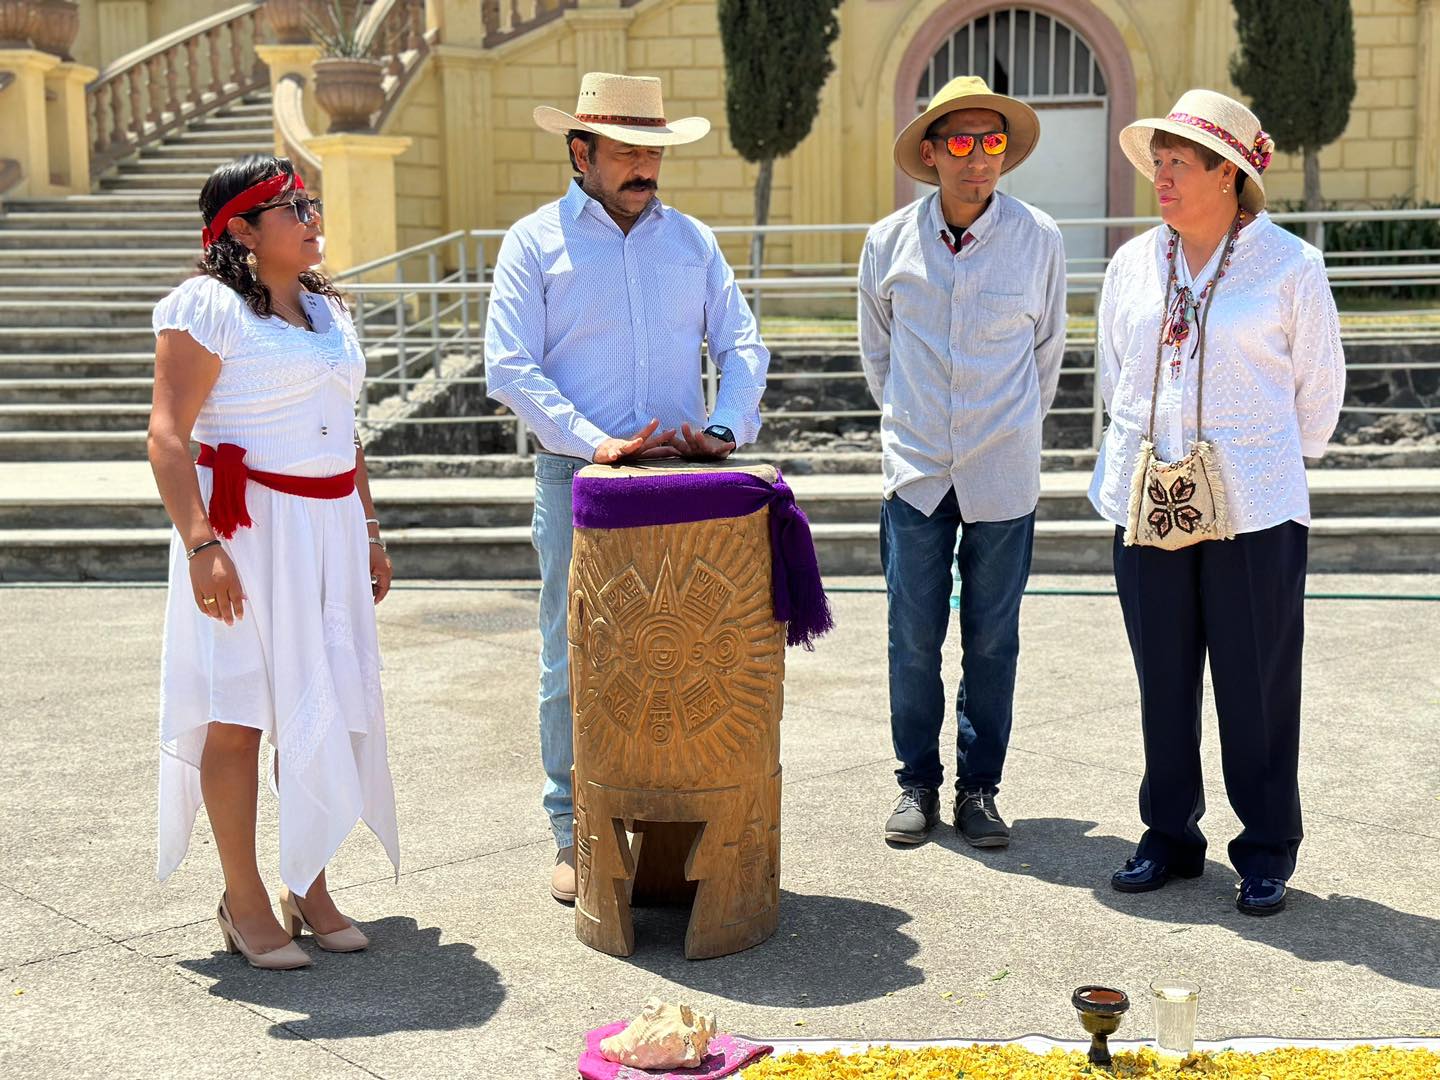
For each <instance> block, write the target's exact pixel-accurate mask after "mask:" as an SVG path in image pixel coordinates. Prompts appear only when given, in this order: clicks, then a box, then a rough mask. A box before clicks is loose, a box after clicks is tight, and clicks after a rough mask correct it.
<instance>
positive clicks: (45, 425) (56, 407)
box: [0, 402, 150, 434]
mask: <svg viewBox="0 0 1440 1080" xmlns="http://www.w3.org/2000/svg"><path fill="white" fill-rule="evenodd" d="M149 420H150V404H149V402H146V403H144V404H139V405H137V404H133V403H130V404H123V403H122V404H118V405H116V404H107V405H94V404H76V403H73V402H66V403H62V404H55V403H49V404H46V403H43V402H41V403H29V404H20V405H0V431H9V432H22V431H24V432H32V433H36V432H56V433H67V434H83V433H87V432H94V431H112V432H128V431H137V430H144V428H145V425H146V424H147V423H148V422H149Z"/></svg>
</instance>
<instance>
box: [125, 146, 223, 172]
mask: <svg viewBox="0 0 1440 1080" xmlns="http://www.w3.org/2000/svg"><path fill="white" fill-rule="evenodd" d="M232 157H233V155H230V154H216V153H199V152H196V153H188V154H179V155H175V154H160V153H157V152H155V151H150V150H146V151H145V152H143V153H142V154H141V155H140V156H139V157H137V158H134V159H133V160H131V161H128V162H126V163H125V164H124V165H121V166H120V168H119V169H118V170H116V176H117V177H119V178H121V179H123V178H125V177H127V176H157V175H166V176H170V175H174V174H177V173H180V174H186V173H199V172H203V173H205V175H206V176H209V175H210V173H212V172H214V171H215V170H216V169H218V168H219V167H220V166H221V165H224V164H227V163H228V162H229V161H230V160H231V159H232Z"/></svg>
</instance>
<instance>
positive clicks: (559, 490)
mask: <svg viewBox="0 0 1440 1080" xmlns="http://www.w3.org/2000/svg"><path fill="white" fill-rule="evenodd" d="M588 464H589V462H588V461H581V460H580V459H579V458H570V457H560V456H559V455H557V454H545V453H541V454H536V455H535V517H534V519H533V520H532V521H531V524H530V542H531V543H532V544H533V545H534V546H535V551H536V552H537V553H538V554H539V556H540V761H541V764H543V765H544V766H545V794H544V796H543V798H542V804H543V805H544V807H545V813H546V814H547V815H549V817H550V831H551V832H552V833H554V834H555V844H556V846H557V847H562V848H563V847H569V846H570V845H571V844H573V843H574V842H575V841H574V835H575V799H574V791H573V787H572V781H571V778H570V768H571V766H573V765H574V764H575V747H574V743H573V742H572V732H571V729H572V723H571V719H570V642H569V634H568V633H567V631H566V619H567V617H568V615H569V611H570V596H569V594H570V553H571V551H572V550H573V549H574V546H575V545H574V525H573V519H572V516H571V511H570V485H571V481H572V480H573V479H574V477H575V472H576V470H577V469H583V468H584V467H585V466H586V465H588Z"/></svg>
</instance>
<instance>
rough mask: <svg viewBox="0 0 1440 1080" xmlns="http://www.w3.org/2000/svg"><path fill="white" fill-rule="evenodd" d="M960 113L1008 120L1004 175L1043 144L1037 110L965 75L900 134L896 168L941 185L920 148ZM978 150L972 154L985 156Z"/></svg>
mask: <svg viewBox="0 0 1440 1080" xmlns="http://www.w3.org/2000/svg"><path fill="white" fill-rule="evenodd" d="M960 109H992V110H994V111H995V112H998V113H999V114H1000V115H1001V116H1003V117H1005V130H1006V132H1007V133H1008V134H1009V136H1010V139H1009V144H1008V145H1007V146H1006V147H1005V164H1004V165H1002V166H1001V167H1000V173H1001V175H1004V174H1005V173H1008V172H1009V171H1010V170H1011V169H1013V168H1015V167H1016V166H1017V165H1019V164H1020V163H1021V162H1022V161H1024V160H1025V159H1026V158H1027V157H1029V156H1030V151H1032V150H1034V149H1035V144H1036V143H1037V142H1039V141H1040V118H1039V117H1038V116H1036V115H1035V110H1034V109H1032V108H1030V106H1029V105H1026V104H1025V103H1024V102H1023V101H1019V100H1017V99H1015V98H1012V97H1006V96H1005V95H1004V94H992V93H991V92H990V87H989V86H988V85H987V84H986V82H985V80H984V79H982V78H980V77H979V76H978V75H961V76H960V77H959V78H956V79H951V80H950V81H949V82H948V83H946V84H945V85H944V86H942V87H941V88H940V92H939V93H938V94H936V95H935V96H934V97H933V98H931V99H930V104H929V105H928V106H926V108H925V111H924V112H923V113H921V114H920V115H919V116H917V117H916V118H915V119H914V120H911V121H910V123H908V124H906V125H905V130H904V131H902V132H900V134H899V136H898V137H897V138H896V139H895V164H896V165H899V166H900V168H901V169H903V170H904V171H905V174H906V175H907V176H912V177H914V178H915V179H916V180H920V181H922V182H924V183H926V184H939V183H940V174H939V173H937V172H936V171H935V167H934V166H933V165H926V164H925V162H924V160H923V159H922V158H921V157H920V144H921V143H922V142H924V141H925V132H926V130H928V129H929V127H930V125H931V124H933V123H934V122H935V121H936V120H937V119H938V118H939V117H941V116H944V115H945V114H946V113H952V112H956V111H958V110H960ZM981 152H982V151H980V150H979V149H978V148H977V149H975V150H974V151H972V153H976V154H978V153H981Z"/></svg>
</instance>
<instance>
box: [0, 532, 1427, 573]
mask: <svg viewBox="0 0 1440 1080" xmlns="http://www.w3.org/2000/svg"><path fill="white" fill-rule="evenodd" d="M812 533H813V536H814V539H815V547H816V551H817V553H818V555H819V561H820V569H821V572H822V573H823V574H825V575H827V576H832V577H833V576H839V575H848V574H878V573H880V550H879V549H880V544H879V527H878V525H877V524H873V523H872V524H865V525H858V524H823V523H822V524H817V525H815V526H814V527H813V529H812ZM1113 540H1114V528H1113V526H1111V525H1108V524H1106V523H1105V522H1102V521H1095V520H1084V521H1042V522H1040V523H1038V524H1037V525H1036V527H1035V554H1034V559H1033V562H1032V569H1033V570H1034V572H1035V573H1037V574H1044V573H1055V574H1061V573H1098V574H1105V573H1109V572H1110V570H1111V545H1112V543H1113ZM386 541H387V543H388V544H389V545H390V550H391V553H392V555H393V556H394V560H395V571H396V577H397V578H400V579H416V578H428V579H437V578H438V579H465V580H478V579H490V580H497V579H531V580H533V579H535V578H536V577H537V576H538V569H537V566H536V561H535V550H534V548H532V547H531V546H530V529H529V527H528V526H525V525H508V526H497V527H494V528H453V529H396V530H387V533H386ZM169 544H170V530H169V529H164V528H137V529H105V528H87V529H3V530H0V581H160V580H164V578H165V574H166V563H167V559H168V551H169ZM1437 560H1440V518H1434V517H1429V518H1405V519H1398V520H1397V519H1393V518H1360V517H1349V518H1331V519H1328V520H1317V521H1316V522H1315V525H1314V526H1313V527H1312V528H1311V530H1310V551H1309V569H1310V571H1311V572H1312V573H1405V572H1426V571H1431V570H1433V569H1434V567H1435V566H1436V565H1437Z"/></svg>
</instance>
